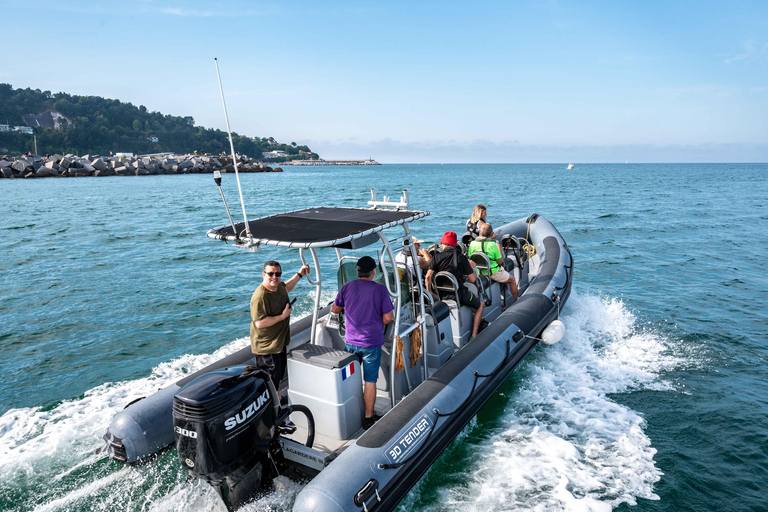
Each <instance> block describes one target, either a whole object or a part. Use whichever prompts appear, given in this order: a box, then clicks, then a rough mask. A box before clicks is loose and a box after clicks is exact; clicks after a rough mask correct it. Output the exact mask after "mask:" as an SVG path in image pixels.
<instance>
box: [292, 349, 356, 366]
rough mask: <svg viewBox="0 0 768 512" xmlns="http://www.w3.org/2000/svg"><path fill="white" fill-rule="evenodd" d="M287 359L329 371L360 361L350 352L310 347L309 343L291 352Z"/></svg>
mask: <svg viewBox="0 0 768 512" xmlns="http://www.w3.org/2000/svg"><path fill="white" fill-rule="evenodd" d="M288 357H289V358H290V359H293V360H295V361H300V362H302V363H307V364H311V365H313V366H320V367H322V368H327V369H329V370H333V369H334V368H343V367H345V366H347V365H348V364H349V363H351V362H353V361H360V358H359V357H358V356H357V355H355V354H353V353H351V352H345V351H344V350H338V349H335V348H333V347H321V346H320V345H312V344H311V343H305V344H303V345H300V346H298V347H296V348H295V349H293V350H291V352H290V354H288Z"/></svg>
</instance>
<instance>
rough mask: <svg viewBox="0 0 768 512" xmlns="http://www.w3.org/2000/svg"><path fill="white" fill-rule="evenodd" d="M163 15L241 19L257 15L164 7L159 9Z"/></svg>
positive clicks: (247, 11)
mask: <svg viewBox="0 0 768 512" xmlns="http://www.w3.org/2000/svg"><path fill="white" fill-rule="evenodd" d="M160 11H161V12H162V13H164V14H169V15H171V16H180V17H185V18H215V17H218V18H241V17H244V16H257V15H258V14H259V13H258V12H256V11H251V10H246V11H241V10H238V11H227V10H225V9H222V10H218V11H198V10H197V9H184V8H181V7H164V8H162V9H160Z"/></svg>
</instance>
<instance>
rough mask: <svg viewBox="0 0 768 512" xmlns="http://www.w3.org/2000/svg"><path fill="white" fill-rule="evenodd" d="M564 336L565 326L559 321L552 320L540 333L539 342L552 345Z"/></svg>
mask: <svg viewBox="0 0 768 512" xmlns="http://www.w3.org/2000/svg"><path fill="white" fill-rule="evenodd" d="M564 335H565V324H563V322H561V321H560V320H553V321H552V323H551V324H549V325H548V326H547V327H546V328H545V329H544V330H543V331H542V332H541V341H543V342H544V343H546V344H547V345H554V344H555V343H557V342H558V341H560V340H561V339H563V336H564Z"/></svg>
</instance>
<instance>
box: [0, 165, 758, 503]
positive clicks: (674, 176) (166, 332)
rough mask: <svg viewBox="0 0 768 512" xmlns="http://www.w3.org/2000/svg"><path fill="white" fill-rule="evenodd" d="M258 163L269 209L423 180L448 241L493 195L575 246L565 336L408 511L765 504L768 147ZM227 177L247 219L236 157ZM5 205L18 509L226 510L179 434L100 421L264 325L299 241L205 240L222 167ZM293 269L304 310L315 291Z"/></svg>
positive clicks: (0, 338) (287, 498)
mask: <svg viewBox="0 0 768 512" xmlns="http://www.w3.org/2000/svg"><path fill="white" fill-rule="evenodd" d="M241 182H242V186H243V193H244V196H245V198H246V201H247V203H246V208H247V214H248V217H249V218H251V219H252V218H256V217H260V216H264V215H269V214H272V213H276V212H281V211H287V210H294V209H300V208H305V207H310V206H320V205H338V206H364V205H365V202H366V201H367V200H368V199H369V197H370V193H369V192H368V189H369V188H370V187H376V188H377V193H378V194H379V197H381V195H383V194H387V195H390V196H391V197H393V198H394V197H399V194H400V193H401V191H402V189H403V188H407V189H408V190H409V196H410V199H411V205H412V207H413V208H414V209H424V210H429V211H430V212H431V215H430V216H429V217H427V218H426V219H425V220H424V221H420V222H418V223H416V225H414V226H413V230H414V234H415V235H417V236H419V237H420V238H425V239H427V240H428V241H430V242H436V241H437V240H438V239H439V238H440V236H441V235H442V233H443V232H444V231H446V230H455V231H458V232H460V233H461V232H463V230H464V222H465V221H466V219H467V218H468V217H469V215H470V213H471V211H472V208H473V207H474V206H475V205H476V204H478V203H482V204H485V205H486V206H487V207H488V221H489V222H491V223H492V224H493V225H494V226H499V225H501V224H503V223H506V222H508V221H511V220H514V219H518V218H521V217H526V216H528V215H530V214H531V213H539V214H541V215H544V216H545V217H547V218H548V219H549V220H551V221H552V222H553V223H554V224H555V226H556V227H557V228H558V229H559V231H560V232H561V233H562V235H563V237H564V238H565V239H566V241H567V242H568V244H569V246H570V248H571V251H572V253H573V256H574V261H575V267H574V268H575V270H574V278H573V292H572V294H571V297H570V299H569V301H568V303H567V304H566V306H565V308H564V309H563V311H562V315H561V318H562V320H563V322H564V323H565V325H566V334H565V337H564V338H563V340H562V341H561V342H560V343H558V344H557V345H554V346H543V345H539V346H538V347H537V348H536V349H535V350H534V351H533V352H532V353H531V354H530V355H529V356H528V357H527V358H526V359H525V360H524V361H523V363H522V364H521V366H520V367H519V368H518V369H517V370H516V371H515V373H514V374H513V375H512V377H510V378H509V379H508V380H507V382H506V383H505V384H504V385H503V386H502V387H501V388H500V389H499V391H498V392H497V393H496V394H495V395H494V396H493V397H492V398H491V399H490V400H489V402H488V403H487V404H486V405H485V406H484V407H483V409H482V410H481V411H480V413H479V414H478V416H477V417H476V418H475V419H474V420H472V422H471V423H470V424H469V425H468V426H467V427H466V428H465V429H464V430H463V432H462V433H461V434H460V436H459V437H458V438H457V439H456V440H455V441H454V442H453V443H452V444H451V445H450V446H449V448H448V449H447V450H446V451H445V452H444V453H443V454H442V456H441V457H440V458H439V459H438V460H437V462H436V463H435V464H434V465H433V467H432V468H431V469H430V471H429V472H428V473H427V474H426V475H425V477H424V478H423V479H422V480H421V481H420V482H418V483H417V484H416V485H415V487H414V488H413V490H412V491H411V492H410V493H409V494H408V495H407V496H406V497H405V498H404V500H403V501H402V503H401V504H400V510H403V511H406V510H408V511H410V510H430V511H433V510H434V511H437V510H461V511H470V510H472V511H484V510H531V511H549V510H573V511H587V510H594V511H603V510H611V509H618V510H675V511H678V510H765V509H766V505H765V503H766V500H765V498H764V495H763V489H764V488H765V486H766V484H768V419H767V418H768V370H767V369H766V356H767V355H768V348H766V341H767V338H768V336H767V335H766V334H767V332H768V328H767V327H766V324H767V323H768V322H767V321H768V308H766V291H765V290H766V288H767V287H768V286H767V285H768V279H767V278H766V276H765V273H764V268H765V263H764V262H765V255H766V253H767V252H768V242H767V241H766V239H767V238H768V199H767V198H768V165H765V164H731V165H728V164H716V165H707V164H696V165H685V164H676V165H660V164H656V165H640V164H635V165H632V164H629V165H624V164H620V165H587V164H582V165H577V166H576V168H575V169H573V170H570V171H566V170H565V165H564V164H557V165H470V164H465V165H458V164H457V165H385V166H381V167H379V166H376V167H373V166H371V167H317V168H301V167H286V171H285V172H283V173H273V174H247V175H243V176H241ZM223 188H224V193H225V195H226V196H227V198H228V200H229V202H230V207H231V208H232V210H233V216H235V217H236V218H241V217H242V212H241V210H240V207H239V205H237V202H238V201H237V197H238V196H237V187H236V182H235V177H234V176H233V175H224V183H223ZM0 206H2V210H0V211H2V212H3V214H2V216H0V276H2V277H1V278H0V279H1V284H0V353H1V354H2V358H0V375H2V379H0V415H1V416H0V510H20V511H27V510H38V511H44V510H45V511H48V510H50V511H64V510H67V511H69V510H75V511H86V510H105V511H110V510H126V511H139V510H141V511H147V510H149V511H152V510H157V511H163V512H169V511H186V510H212V511H213V510H215V511H224V510H225V508H224V506H223V504H222V503H220V501H219V499H218V496H217V495H216V493H215V492H214V491H213V490H212V489H211V488H210V487H209V486H207V485H206V484H204V483H201V482H192V483H188V482H187V475H186V473H185V471H184V470H183V469H182V468H181V467H180V465H179V463H178V458H177V455H176V453H175V451H174V450H168V451H165V452H163V453H161V454H160V456H159V457H158V459H157V460H155V461H154V462H153V463H151V464H148V465H145V466H140V467H127V466H123V465H121V464H119V463H116V462H113V461H111V460H110V459H108V458H107V457H106V456H105V455H104V453H103V452H102V451H100V448H101V447H102V446H103V441H102V440H101V436H102V435H103V433H104V431H105V429H106V427H107V425H108V424H109V421H110V420H111V418H112V417H113V416H114V414H115V413H117V412H118V411H119V410H121V409H122V408H123V407H124V406H125V405H126V404H127V403H128V402H130V401H131V400H134V399H136V398H138V397H141V396H146V395H148V394H151V393H152V392H154V391H155V390H157V389H159V388H161V387H163V386H165V385H167V384H170V383H172V382H174V381H175V380H177V379H178V378H179V377H181V376H183V375H186V374H189V373H191V372H194V371H196V370H198V369H200V368H202V367H204V366H205V365H207V364H209V363H211V362H213V361H215V360H217V359H219V358H221V357H222V356H224V355H226V354H228V353H231V352H233V351H235V350H238V349H240V348H241V347H243V346H245V345H246V344H247V343H248V340H247V335H248V322H249V316H248V304H249V299H250V295H251V293H252V292H253V290H254V289H255V287H256V286H257V285H258V284H259V282H260V281H261V273H260V270H261V266H262V264H263V263H264V262H265V261H266V260H268V259H278V260H280V261H281V262H282V263H283V267H284V270H285V271H286V273H292V271H293V270H294V269H298V267H299V266H300V261H299V259H298V254H297V252H296V251H290V250H287V249H276V248H273V247H267V248H264V249H263V250H262V251H261V252H258V253H255V254H251V253H245V252H243V251H241V250H239V249H236V248H234V247H233V246H232V245H226V244H224V243H222V242H218V241H213V240H210V239H207V238H206V237H205V232H206V231H207V230H208V229H210V228H212V227H216V226H220V225H223V224H226V223H227V217H226V212H225V210H224V207H223V204H222V202H221V197H220V195H219V192H218V190H217V189H216V186H215V184H214V183H213V180H212V179H211V176H209V175H189V176H154V177H136V178H133V177H115V178H98V179H93V178H91V179H89V178H81V179H40V180H0ZM364 253H365V251H364V250H363V251H357V252H356V253H355V254H364ZM320 257H321V259H322V260H323V262H325V263H327V264H328V266H326V267H325V268H326V269H329V268H330V266H329V265H330V264H331V263H332V262H333V261H334V260H335V254H334V253H333V251H321V255H320ZM323 279H324V282H326V283H328V286H327V288H326V289H325V290H324V291H323V293H322V296H321V302H323V303H326V302H328V301H330V300H331V299H332V298H333V296H334V292H335V282H336V281H335V276H334V275H333V274H329V273H327V272H326V274H324V275H323ZM297 292H299V293H296V292H294V295H297V296H299V301H298V303H297V307H296V309H295V313H294V314H298V315H303V314H307V313H308V312H309V311H310V309H311V307H312V304H313V303H314V295H313V293H314V292H313V291H312V290H311V289H310V288H309V286H308V284H307V283H306V281H302V282H301V284H300V285H299V286H298V287H297ZM301 486H302V485H301V484H300V483H296V482H292V481H290V480H287V479H284V478H279V479H278V480H277V481H276V482H275V489H276V490H275V492H273V493H271V494H269V495H267V496H265V497H264V498H262V499H261V500H259V501H257V502H255V503H253V504H251V505H248V506H247V507H246V510H290V508H291V505H292V503H293V500H294V499H295V496H296V494H297V493H298V492H299V491H300V489H301Z"/></svg>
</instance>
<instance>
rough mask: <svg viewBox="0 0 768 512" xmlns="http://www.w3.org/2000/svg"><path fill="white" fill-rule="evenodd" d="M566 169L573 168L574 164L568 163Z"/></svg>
mask: <svg viewBox="0 0 768 512" xmlns="http://www.w3.org/2000/svg"><path fill="white" fill-rule="evenodd" d="M565 169H566V170H571V169H573V164H568V167H566V168H565Z"/></svg>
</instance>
